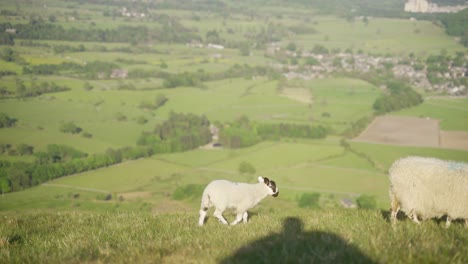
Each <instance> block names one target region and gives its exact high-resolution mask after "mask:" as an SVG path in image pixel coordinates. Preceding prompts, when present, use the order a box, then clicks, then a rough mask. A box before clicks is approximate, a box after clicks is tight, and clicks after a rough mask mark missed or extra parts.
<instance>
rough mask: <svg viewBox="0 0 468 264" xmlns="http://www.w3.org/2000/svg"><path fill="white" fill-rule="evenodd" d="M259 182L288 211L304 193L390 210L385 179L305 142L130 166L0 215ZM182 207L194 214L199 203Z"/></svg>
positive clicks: (16, 199) (73, 182) (325, 145)
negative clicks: (271, 188)
mask: <svg viewBox="0 0 468 264" xmlns="http://www.w3.org/2000/svg"><path fill="white" fill-rule="evenodd" d="M374 149H375V148H374ZM241 162H249V163H251V164H252V165H253V166H254V167H255V168H256V173H255V174H254V175H246V174H240V173H239V171H238V167H239V164H240V163H241ZM258 175H262V176H265V177H269V178H271V179H274V180H275V181H276V182H277V184H278V186H279V188H280V190H281V196H280V197H279V198H278V199H279V200H281V201H282V203H284V204H286V205H287V204H290V205H293V204H295V203H296V198H297V196H298V195H300V194H302V193H310V192H317V193H321V194H322V195H323V196H324V197H325V196H327V195H334V196H335V198H334V199H335V200H336V201H335V202H336V203H338V198H339V197H354V198H355V197H357V196H358V195H359V194H362V193H364V194H369V195H373V196H375V197H376V199H377V201H378V204H379V206H381V207H382V208H385V207H387V206H388V197H387V192H388V191H387V190H388V183H387V178H386V176H385V174H384V173H382V172H380V171H378V170H377V169H375V168H373V167H372V166H370V165H369V163H368V162H367V161H366V160H365V159H363V158H362V157H359V156H356V155H355V154H352V153H345V152H344V149H343V148H341V147H340V146H339V145H338V142H337V141H333V140H332V141H330V140H302V141H297V142H296V141H280V142H263V143H260V144H257V145H255V146H252V147H249V148H244V149H239V150H229V149H214V150H201V149H198V150H193V151H187V152H182V153H173V154H164V155H156V156H154V157H152V158H147V159H139V160H134V161H128V162H124V163H122V164H118V165H114V166H110V167H107V168H101V169H98V170H95V171H90V172H85V173H81V174H78V175H73V176H67V177H63V178H59V179H56V180H53V181H50V182H47V183H46V184H44V185H42V186H38V187H33V188H31V189H28V190H25V191H23V192H16V193H10V194H7V195H4V196H3V198H2V199H0V201H2V202H4V204H3V206H1V207H0V208H2V207H3V208H4V209H7V208H13V207H12V206H13V205H14V204H17V206H18V208H31V207H30V205H28V202H27V200H28V199H32V200H34V199H35V198H38V197H39V196H40V195H41V193H43V192H47V193H48V194H47V195H45V196H44V197H43V198H41V199H42V200H43V201H42V204H43V206H52V205H53V204H54V201H56V202H57V203H58V205H56V206H57V207H64V209H66V208H69V207H70V206H72V205H73V204H74V203H77V202H80V203H81V204H87V205H88V207H89V208H90V209H91V208H94V209H95V210H102V209H105V208H107V207H108V206H109V205H108V204H107V205H103V207H101V204H103V203H104V202H103V201H101V200H99V199H98V198H96V197H97V195H98V194H101V195H102V193H104V194H106V193H110V194H112V195H113V196H114V199H112V200H111V201H108V202H105V203H111V204H115V203H117V204H118V203H119V201H118V198H117V197H119V196H121V195H123V196H125V194H126V193H133V192H144V193H146V195H145V197H144V201H145V202H147V203H150V204H151V206H149V208H148V209H150V208H151V207H158V206H159V205H158V204H159V203H160V202H162V200H164V199H167V195H170V194H171V193H172V192H173V191H174V190H175V188H176V187H177V186H185V185H187V184H201V185H206V184H207V183H208V182H210V181H211V180H214V179H227V180H232V181H242V182H250V183H255V182H256V181H257V179H256V178H257V176H258ZM65 190H66V193H68V192H69V193H79V194H80V195H81V196H80V197H79V198H76V197H71V198H70V197H68V198H67V196H63V193H64V192H65ZM23 193H24V194H25V195H23ZM54 193H56V194H55V195H54ZM57 197H59V198H60V199H59V198H57ZM63 200H65V201H63ZM140 201H141V200H129V201H127V200H125V202H124V203H125V204H127V205H128V209H131V208H132V207H131V205H130V204H133V205H134V206H135V207H134V208H133V209H135V208H136V209H138V206H139V202H140ZM7 203H8V205H6V204H7ZM184 203H185V204H186V206H189V207H191V208H196V207H198V204H199V197H194V199H192V200H186V201H184ZM31 205H34V206H38V205H37V204H36V202H35V201H31ZM100 208H101V209H100ZM94 209H93V210H94Z"/></svg>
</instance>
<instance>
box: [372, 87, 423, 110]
mask: <svg viewBox="0 0 468 264" xmlns="http://www.w3.org/2000/svg"><path fill="white" fill-rule="evenodd" d="M387 93H388V94H384V95H382V96H380V97H378V98H377V99H376V100H375V102H374V104H373V105H372V107H373V108H374V110H375V112H376V113H377V114H384V113H388V112H393V111H397V110H400V109H403V108H408V107H412V106H416V105H419V104H421V103H422V102H423V98H422V96H421V95H420V94H418V93H417V92H416V91H414V90H413V89H412V88H411V87H410V86H408V85H407V84H405V83H403V82H399V81H392V82H389V83H388V84H387Z"/></svg>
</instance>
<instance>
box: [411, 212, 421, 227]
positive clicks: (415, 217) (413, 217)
mask: <svg viewBox="0 0 468 264" xmlns="http://www.w3.org/2000/svg"><path fill="white" fill-rule="evenodd" d="M410 218H411V220H413V221H414V222H415V223H416V224H418V225H419V224H421V222H419V220H418V215H417V214H416V213H415V212H411V213H410Z"/></svg>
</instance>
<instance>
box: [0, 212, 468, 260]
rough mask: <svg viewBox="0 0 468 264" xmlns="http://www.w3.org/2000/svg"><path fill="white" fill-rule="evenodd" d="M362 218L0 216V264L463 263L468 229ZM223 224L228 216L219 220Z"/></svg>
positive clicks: (381, 215)
mask: <svg viewBox="0 0 468 264" xmlns="http://www.w3.org/2000/svg"><path fill="white" fill-rule="evenodd" d="M387 216H388V214H387V213H386V212H381V211H367V210H362V211H361V210H287V211H284V210H283V211H278V210H275V209H270V210H269V211H267V210H264V209H263V208H262V207H260V208H258V209H256V210H254V211H253V214H252V216H251V218H250V221H249V223H247V224H239V225H238V226H234V227H229V226H224V225H221V224H220V223H218V221H217V220H215V219H214V217H212V216H211V215H210V216H209V217H208V220H207V223H206V224H205V226H203V227H197V226H196V223H197V218H198V215H197V214H196V213H187V214H164V215H151V214H146V213H118V212H103V213H86V212H81V211H71V212H63V211H58V212H54V211H35V212H34V211H26V212H20V213H9V212H7V213H1V214H0V217H1V219H2V222H3V224H2V225H1V226H0V252H1V254H0V261H1V262H3V263H31V262H34V263H83V262H100V263H102V262H103V263H128V262H133V263H146V262H151V263H181V262H183V263H289V262H294V263H311V262H313V263H315V262H319V263H407V262H415V263H466V262H467V261H468V253H467V251H466V243H468V229H466V228H464V227H463V225H462V224H461V223H454V224H452V226H451V227H450V228H449V229H445V228H443V223H438V222H436V221H427V222H424V223H422V224H421V225H420V226H418V225H416V224H414V223H412V222H410V221H409V220H401V221H399V222H398V223H397V225H396V226H395V227H394V228H392V226H391V224H390V223H389V222H388V219H387ZM226 217H227V219H228V220H232V219H233V215H230V214H226Z"/></svg>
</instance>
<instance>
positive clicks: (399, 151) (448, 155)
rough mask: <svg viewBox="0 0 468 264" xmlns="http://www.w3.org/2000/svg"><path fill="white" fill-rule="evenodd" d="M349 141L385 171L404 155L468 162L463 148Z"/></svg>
mask: <svg viewBox="0 0 468 264" xmlns="http://www.w3.org/2000/svg"><path fill="white" fill-rule="evenodd" d="M349 143H350V144H351V147H352V149H354V150H355V151H357V152H359V153H361V154H365V155H366V156H367V157H369V158H370V159H371V160H372V161H374V162H375V163H376V166H377V168H379V169H381V170H382V171H386V170H387V169H388V168H389V167H390V166H391V164H392V163H393V162H394V161H395V160H397V159H399V158H403V157H406V156H424V157H435V158H440V159H444V160H454V161H463V162H468V152H467V151H463V150H451V149H441V148H427V147H405V146H391V145H381V144H369V143H362V142H352V141H351V142H349Z"/></svg>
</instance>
